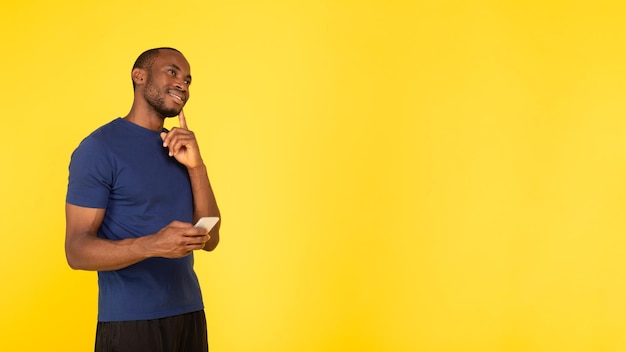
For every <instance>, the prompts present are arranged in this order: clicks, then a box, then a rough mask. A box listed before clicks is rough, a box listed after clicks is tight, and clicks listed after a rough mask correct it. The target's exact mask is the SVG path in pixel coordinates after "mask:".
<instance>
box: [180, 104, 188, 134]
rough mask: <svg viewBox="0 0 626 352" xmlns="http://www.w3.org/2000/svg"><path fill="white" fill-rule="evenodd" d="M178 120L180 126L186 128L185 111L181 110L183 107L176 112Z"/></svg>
mask: <svg viewBox="0 0 626 352" xmlns="http://www.w3.org/2000/svg"><path fill="white" fill-rule="evenodd" d="M178 122H180V128H184V129H188V128H187V120H185V113H184V112H183V109H180V112H179V113H178Z"/></svg>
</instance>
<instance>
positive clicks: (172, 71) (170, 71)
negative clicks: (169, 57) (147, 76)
mask: <svg viewBox="0 0 626 352" xmlns="http://www.w3.org/2000/svg"><path fill="white" fill-rule="evenodd" d="M167 73H169V74H170V75H174V74H176V72H174V70H172V69H169V70H167Z"/></svg>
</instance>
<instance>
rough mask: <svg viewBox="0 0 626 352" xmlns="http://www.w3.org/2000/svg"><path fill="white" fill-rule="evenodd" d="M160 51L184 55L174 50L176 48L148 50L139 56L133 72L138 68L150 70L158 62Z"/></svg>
mask: <svg viewBox="0 0 626 352" xmlns="http://www.w3.org/2000/svg"><path fill="white" fill-rule="evenodd" d="M160 50H173V51H175V52H177V53H179V54H181V55H182V53H181V52H180V51H179V50H177V49H174V48H169V47H160V48H153V49H148V50H146V51H144V52H143V53H141V55H139V57H138V58H137V60H135V64H134V65H133V70H134V69H136V68H141V69H144V70H149V69H150V68H152V64H153V63H154V60H156V58H157V57H158V56H159V51H160ZM134 89H135V81H133V90H134Z"/></svg>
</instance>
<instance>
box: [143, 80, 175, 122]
mask: <svg viewBox="0 0 626 352" xmlns="http://www.w3.org/2000/svg"><path fill="white" fill-rule="evenodd" d="M143 97H144V99H146V102H148V105H150V106H151V107H152V108H153V109H154V111H156V112H157V113H158V114H159V115H161V116H163V117H174V116H177V115H178V114H179V113H180V110H182V107H181V108H178V107H174V108H171V107H167V106H166V105H165V99H164V97H165V93H164V92H161V90H160V89H159V88H158V87H157V86H156V85H154V82H152V75H150V76H148V78H147V80H146V88H145V89H144V91H143Z"/></svg>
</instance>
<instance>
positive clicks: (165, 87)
mask: <svg viewBox="0 0 626 352" xmlns="http://www.w3.org/2000/svg"><path fill="white" fill-rule="evenodd" d="M190 84H191V73H190V68H189V63H188V62H187V60H186V59H185V57H184V56H183V55H181V54H180V53H178V52H176V51H173V50H166V49H161V50H160V52H159V56H158V57H157V58H156V59H155V60H154V62H153V63H152V67H151V68H150V69H149V70H148V72H147V78H146V85H145V87H144V90H143V95H144V99H145V100H146V102H147V103H148V105H150V106H151V107H152V108H153V109H154V110H155V111H156V112H157V113H158V114H160V115H161V116H163V117H172V116H177V115H178V114H179V113H180V111H181V110H182V109H183V106H185V104H186V103H187V100H189V85H190Z"/></svg>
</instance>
